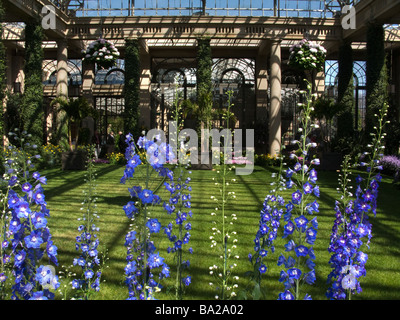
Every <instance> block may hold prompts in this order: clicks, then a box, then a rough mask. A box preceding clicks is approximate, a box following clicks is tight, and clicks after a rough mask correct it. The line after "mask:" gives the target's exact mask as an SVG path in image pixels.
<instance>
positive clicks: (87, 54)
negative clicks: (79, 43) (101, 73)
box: [82, 38, 119, 69]
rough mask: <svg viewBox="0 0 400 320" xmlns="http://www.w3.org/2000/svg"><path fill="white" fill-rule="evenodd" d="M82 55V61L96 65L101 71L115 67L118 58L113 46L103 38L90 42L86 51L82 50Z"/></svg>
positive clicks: (116, 50) (117, 52)
mask: <svg viewBox="0 0 400 320" xmlns="http://www.w3.org/2000/svg"><path fill="white" fill-rule="evenodd" d="M82 54H83V58H82V61H84V62H92V63H97V66H98V67H99V68H101V69H109V68H111V67H113V66H115V64H116V61H117V59H118V57H119V51H118V49H117V48H116V47H115V46H114V44H113V43H112V42H111V41H109V40H106V39H103V38H99V39H97V40H95V41H93V42H91V43H90V44H89V45H88V46H87V48H86V50H82Z"/></svg>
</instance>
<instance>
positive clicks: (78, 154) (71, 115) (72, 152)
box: [52, 97, 97, 170]
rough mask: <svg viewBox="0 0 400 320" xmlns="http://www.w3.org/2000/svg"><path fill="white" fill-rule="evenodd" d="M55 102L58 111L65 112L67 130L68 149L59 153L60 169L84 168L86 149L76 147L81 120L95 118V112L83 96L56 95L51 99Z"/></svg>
mask: <svg viewBox="0 0 400 320" xmlns="http://www.w3.org/2000/svg"><path fill="white" fill-rule="evenodd" d="M55 103H57V104H58V106H59V107H58V108H59V109H58V112H59V113H60V112H63V113H64V114H65V121H66V126H67V132H68V146H69V150H68V151H64V152H62V154H61V165H62V169H63V170H68V169H72V170H73V169H75V170H82V169H84V168H85V162H86V158H87V151H86V150H85V149H84V148H78V142H79V132H80V126H81V121H82V120H83V119H84V118H86V117H88V116H91V117H93V118H96V117H97V112H96V110H95V109H93V108H92V107H91V105H90V104H89V102H88V101H87V99H86V98H84V97H79V98H77V99H66V98H64V97H58V98H56V99H54V100H53V101H52V104H55Z"/></svg>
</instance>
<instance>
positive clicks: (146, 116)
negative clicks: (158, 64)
mask: <svg viewBox="0 0 400 320" xmlns="http://www.w3.org/2000/svg"><path fill="white" fill-rule="evenodd" d="M140 66H141V72H140V122H139V125H140V126H141V127H145V128H146V129H148V130H149V129H152V128H150V114H151V112H150V111H151V110H150V109H151V106H150V90H151V70H150V66H151V61H150V54H149V50H148V47H147V43H146V40H144V39H141V40H140Z"/></svg>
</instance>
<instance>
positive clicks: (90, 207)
mask: <svg viewBox="0 0 400 320" xmlns="http://www.w3.org/2000/svg"><path fill="white" fill-rule="evenodd" d="M89 152H90V155H92V154H94V148H93V147H91V149H90V151H89ZM85 181H86V183H85V185H86V188H85V190H84V191H83V193H84V200H83V203H82V205H83V206H82V208H81V210H82V211H83V216H82V218H80V219H78V220H79V221H82V222H81V224H80V226H79V227H78V231H79V232H80V235H79V236H77V237H76V244H75V247H76V250H77V251H79V256H78V257H77V258H75V259H74V260H73V265H74V266H79V267H81V269H82V274H81V278H80V279H74V280H73V281H72V288H73V289H75V290H76V297H78V298H80V299H84V300H88V299H89V298H90V296H91V295H92V294H93V293H94V292H98V291H100V280H101V275H102V270H103V267H104V263H105V253H101V252H100V251H99V244H100V240H99V238H98V236H97V232H98V231H99V228H98V227H96V224H95V223H96V221H97V220H99V219H100V216H99V215H98V212H97V204H96V201H97V193H96V187H97V184H96V169H95V167H94V159H92V157H91V156H89V158H88V161H87V169H86V177H85Z"/></svg>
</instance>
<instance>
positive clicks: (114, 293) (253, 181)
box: [41, 164, 400, 300]
mask: <svg viewBox="0 0 400 320" xmlns="http://www.w3.org/2000/svg"><path fill="white" fill-rule="evenodd" d="M96 169H97V174H98V176H97V180H96V182H97V185H98V187H97V193H98V212H99V215H100V217H101V218H100V221H99V223H97V226H98V227H100V231H99V232H98V235H99V238H100V243H101V246H103V248H106V249H107V250H108V258H109V260H108V262H107V268H106V269H105V271H104V273H103V278H102V279H103V280H105V282H103V283H102V285H101V291H100V292H99V293H98V294H96V295H94V296H93V298H94V299H102V300H124V299H126V298H127V295H128V290H127V288H126V287H125V285H124V270H123V269H124V267H125V256H126V250H125V247H124V241H125V235H126V233H127V231H128V229H129V223H130V221H129V220H128V218H127V217H126V216H125V214H124V211H123V209H122V206H123V205H125V204H126V203H127V202H128V201H129V199H130V198H129V193H128V190H127V188H128V187H131V186H132V185H133V184H134V182H132V181H129V182H127V184H126V185H123V184H121V183H120V178H121V176H122V173H123V167H122V166H118V165H107V164H98V165H96ZM273 170H274V168H270V169H265V168H262V167H255V170H254V172H253V173H252V174H251V175H248V176H237V177H236V178H237V180H238V181H237V182H236V184H235V185H234V191H235V192H236V195H237V199H236V201H235V202H232V205H231V207H230V209H229V210H230V212H234V213H236V214H237V217H238V220H237V221H236V222H235V225H234V230H235V231H237V233H238V240H239V241H238V249H237V254H238V255H239V256H240V259H239V260H237V268H236V269H234V271H235V274H236V275H238V276H239V277H240V280H239V282H238V284H239V288H238V291H240V290H246V289H247V288H248V286H249V284H250V283H249V280H248V279H247V278H246V277H245V273H246V271H249V270H251V267H252V266H251V264H250V263H249V262H248V259H247V256H248V254H249V253H252V252H253V240H254V236H255V233H256V231H257V229H258V220H259V212H260V209H261V206H262V203H263V200H264V198H265V196H266V195H267V193H268V192H269V188H270V186H269V181H270V176H271V172H272V171H273ZM41 174H42V175H46V176H47V179H48V180H47V181H48V185H47V186H46V188H45V195H46V201H47V204H48V209H49V210H50V217H49V219H48V221H49V227H50V230H51V232H52V234H53V240H54V242H55V244H56V245H57V247H58V256H59V262H60V267H59V268H58V269H62V268H61V266H69V265H71V264H72V260H73V258H74V257H76V256H77V252H76V251H75V237H76V236H77V235H78V231H77V227H78V225H79V222H78V221H77V219H78V218H80V217H81V216H82V214H81V211H80V206H81V202H82V201H83V194H82V190H83V188H84V172H83V171H61V170H60V169H48V170H44V171H42V172H41ZM215 175H216V173H215V171H206V170H197V171H193V172H192V175H191V177H192V181H191V186H192V188H193V191H192V211H193V218H192V219H191V222H192V230H191V239H190V245H191V246H192V248H193V249H194V253H193V255H190V256H186V257H184V259H190V263H191V265H190V271H189V272H190V274H191V276H192V284H191V285H190V286H189V287H188V288H187V290H186V294H185V296H184V298H185V299H188V300H189V299H195V300H208V299H214V296H215V294H216V292H215V291H214V289H212V288H211V287H210V286H209V282H211V281H213V279H212V276H211V275H210V274H209V266H211V265H213V264H215V263H216V259H218V255H217V254H216V253H215V252H213V251H212V249H211V248H210V240H209V236H210V235H211V228H212V221H213V217H212V216H211V215H210V214H211V212H212V211H213V210H214V204H213V201H212V200H211V199H210V197H211V196H212V195H215V194H216V193H218V192H219V190H218V189H216V187H215V186H214V185H213V182H212V177H215ZM318 178H319V180H318V185H319V186H320V190H321V197H320V199H319V203H320V213H319V214H318V222H319V231H318V237H317V241H316V242H315V246H314V248H315V254H316V257H317V258H316V277H317V281H316V283H315V285H314V286H312V287H311V286H309V287H308V288H304V290H307V291H306V292H308V293H309V294H310V295H311V296H312V298H313V299H314V300H326V297H325V292H326V289H327V285H326V278H327V275H328V274H329V272H330V267H329V265H328V261H329V257H330V255H329V253H328V251H327V248H328V245H329V238H330V233H331V228H332V225H333V220H334V210H333V207H334V201H335V198H336V197H337V193H336V187H337V173H336V172H319V173H318ZM159 195H160V196H161V197H162V196H163V195H165V196H167V191H164V190H163V188H161V189H160V193H159ZM399 195H400V190H399V189H396V188H394V187H393V185H392V184H391V179H390V178H388V177H384V179H383V181H382V183H381V185H380V191H379V199H378V213H377V216H376V218H371V222H372V224H373V229H372V232H373V238H372V242H371V246H370V250H368V252H367V253H368V255H369V259H368V262H367V276H366V277H365V278H363V279H362V282H361V286H362V288H363V292H362V293H361V294H359V295H357V296H354V297H353V299H364V300H367V299H385V300H388V299H400V290H399V288H400V271H399V270H400V268H399V267H400V258H399V257H400V249H399V245H398V244H399V243H400V209H399V208H400V197H399ZM152 214H153V215H154V216H156V217H158V218H160V219H161V220H162V222H164V223H165V222H169V221H170V220H172V219H173V217H170V216H168V215H167V214H166V213H165V212H162V211H155V212H153V213H152ZM156 241H157V243H158V244H156V246H157V248H158V249H159V251H160V254H162V255H163V256H164V257H165V258H166V260H167V262H169V263H172V259H173V257H172V256H171V255H168V254H167V253H166V248H167V246H168V245H169V242H168V240H167V238H166V237H165V236H163V235H160V236H159V237H158V238H157V239H156ZM284 244H285V242H284V240H282V239H280V238H279V239H277V241H276V251H275V253H274V254H272V255H270V262H269V265H268V271H267V274H266V276H265V277H264V280H263V283H262V285H263V289H264V291H265V296H264V297H263V298H264V299H272V300H276V299H277V296H278V293H279V292H281V291H282V289H283V286H282V284H281V283H279V282H278V278H279V272H280V267H278V266H277V265H276V260H277V258H278V256H279V254H280V252H281V251H283V245H284ZM171 270H172V265H171ZM173 279H174V275H173V274H172V276H171V277H170V278H169V279H168V281H167V282H166V283H163V284H164V286H165V288H167V287H168V286H169V285H172V284H173V283H172V281H173ZM304 293H305V292H304ZM58 298H60V297H58ZM158 298H159V299H174V295H173V293H170V294H169V293H167V292H166V290H163V292H162V293H161V294H160V295H159V296H158Z"/></svg>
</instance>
